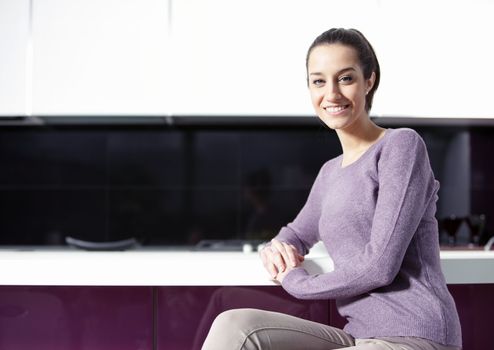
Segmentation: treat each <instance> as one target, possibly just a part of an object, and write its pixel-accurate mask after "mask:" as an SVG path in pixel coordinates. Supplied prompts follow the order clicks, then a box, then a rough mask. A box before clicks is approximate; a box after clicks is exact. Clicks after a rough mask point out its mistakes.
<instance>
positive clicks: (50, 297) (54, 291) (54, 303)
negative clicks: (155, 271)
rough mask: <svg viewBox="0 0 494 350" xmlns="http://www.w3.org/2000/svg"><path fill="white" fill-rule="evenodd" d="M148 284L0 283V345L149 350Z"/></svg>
mask: <svg viewBox="0 0 494 350" xmlns="http://www.w3.org/2000/svg"><path fill="white" fill-rule="evenodd" d="M152 309H153V290H152V288H150V287H0V349H15V350H33V349H36V350H67V349H70V350H100V349H101V350H131V349H132V350H151V349H152V348H153V347H152V345H153V344H152V340H153V312H152Z"/></svg>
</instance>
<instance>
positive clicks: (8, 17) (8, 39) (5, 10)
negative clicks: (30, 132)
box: [0, 0, 30, 116]
mask: <svg viewBox="0 0 494 350" xmlns="http://www.w3.org/2000/svg"><path fill="white" fill-rule="evenodd" d="M28 39H29V0H0V116H19V115H26V114H29V112H30V111H29V109H30V108H29V106H28V100H27V98H26V97H27V91H26V90H27V86H28V83H27V82H26V77H27V74H26V72H27V70H28V69H29V66H28V64H27V57H28V42H29V40H28Z"/></svg>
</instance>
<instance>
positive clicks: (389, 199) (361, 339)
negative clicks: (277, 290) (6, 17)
mask: <svg viewBox="0 0 494 350" xmlns="http://www.w3.org/2000/svg"><path fill="white" fill-rule="evenodd" d="M306 66H307V79H308V81H307V82H308V87H309V91H310V95H311V99H312V104H313V106H314V109H315V110H316V113H317V115H318V116H319V118H320V119H321V120H322V121H323V122H324V123H325V124H326V125H327V126H328V127H330V128H331V129H334V130H335V131H336V134H337V135H338V138H339V140H340V142H341V146H342V148H343V154H342V155H340V156H339V157H336V158H334V159H331V160H329V161H328V162H326V163H325V164H324V165H323V167H322V168H321V170H320V172H319V174H318V176H317V178H316V180H315V182H314V185H313V187H312V189H311V192H310V194H309V197H308V199H307V203H306V204H305V206H304V207H303V208H302V210H301V211H300V213H299V214H298V215H297V217H296V218H295V220H294V221H293V222H292V223H290V224H288V225H287V226H286V227H283V228H282V229H281V231H280V232H279V234H278V235H277V236H276V237H275V239H273V240H272V242H271V244H269V245H268V246H267V247H266V248H265V249H263V250H262V251H261V252H260V255H261V258H262V260H263V263H264V266H265V267H266V269H267V270H268V271H269V273H270V274H271V276H272V277H273V279H275V280H276V281H278V282H279V283H281V285H282V286H283V288H284V289H285V290H286V291H287V292H288V293H290V294H292V295H293V296H295V297H297V298H301V299H326V298H327V299H335V300H336V304H337V307H338V311H339V313H340V314H341V315H342V316H344V317H346V319H347V320H348V323H347V324H346V326H345V327H344V329H343V330H340V329H337V328H334V327H330V326H327V325H323V324H318V323H315V322H310V321H307V320H303V319H299V318H295V317H292V316H288V315H284V314H280V313H273V312H267V311H262V310H253V309H239V310H229V311H226V312H224V313H222V314H220V315H219V316H218V317H217V318H216V320H215V321H214V323H213V325H212V327H211V330H210V332H209V335H208V337H207V339H206V341H205V343H204V345H203V349H215V350H219V349H341V348H345V349H346V348H348V349H362V350H363V349H414V350H416V349H427V350H431V349H441V350H445V349H459V348H461V329H460V324H459V320H458V315H457V312H456V307H455V303H454V301H453V299H452V297H451V295H450V294H449V292H448V289H447V287H446V282H445V279H444V276H443V274H442V272H441V267H440V260H439V243H438V231H437V230H438V228H437V221H436V219H435V217H434V215H435V212H436V201H437V191H438V189H439V183H438V182H437V181H436V180H435V179H434V175H433V173H432V170H431V167H430V163H429V159H428V155H427V150H426V147H425V145H424V142H423V141H422V139H421V138H420V136H419V135H418V134H417V133H416V132H414V131H413V130H411V129H383V128H381V127H379V126H377V125H376V124H374V123H373V122H372V121H371V120H370V118H369V110H370V108H371V106H372V98H373V96H374V93H375V91H376V89H377V87H378V85H379V77H380V69H379V63H378V61H377V58H376V56H375V53H374V50H373V49H372V47H371V45H370V44H369V42H368V41H367V40H366V39H365V37H364V36H363V35H362V34H361V33H360V32H359V31H357V30H355V29H349V30H347V29H331V30H329V31H327V32H325V33H323V34H321V35H320V36H319V37H317V38H316V40H315V41H314V42H313V44H312V45H311V46H310V48H309V51H308V54H307V62H306ZM319 240H322V241H323V242H324V244H325V246H326V248H327V250H328V252H329V254H330V255H331V257H332V259H333V261H334V264H335V269H334V271H332V272H329V273H324V274H319V275H309V274H308V273H307V271H306V270H304V268H303V267H302V266H301V262H302V260H303V256H304V255H305V254H306V253H307V252H308V250H309V248H310V247H312V246H313V245H314V244H315V243H316V242H317V241H319Z"/></svg>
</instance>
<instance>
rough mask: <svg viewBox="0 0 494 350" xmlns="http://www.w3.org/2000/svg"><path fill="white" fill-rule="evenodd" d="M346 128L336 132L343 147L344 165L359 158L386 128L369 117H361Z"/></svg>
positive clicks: (382, 134)
mask: <svg viewBox="0 0 494 350" xmlns="http://www.w3.org/2000/svg"><path fill="white" fill-rule="evenodd" d="M361 120H362V121H361V122H359V121H360V120H358V121H356V122H355V123H353V124H352V125H350V126H349V127H347V128H345V129H338V130H336V133H337V135H338V138H339V140H340V143H341V147H342V149H343V164H342V165H343V166H344V165H348V164H351V163H352V162H354V161H355V160H357V159H358V158H359V157H360V156H361V155H362V154H363V153H365V151H367V149H369V147H370V146H372V145H373V144H374V143H375V142H377V141H378V140H379V139H380V138H381V137H382V136H384V132H385V130H386V129H384V128H381V127H380V126H377V125H376V124H374V122H372V121H371V120H370V119H369V118H368V117H367V118H361Z"/></svg>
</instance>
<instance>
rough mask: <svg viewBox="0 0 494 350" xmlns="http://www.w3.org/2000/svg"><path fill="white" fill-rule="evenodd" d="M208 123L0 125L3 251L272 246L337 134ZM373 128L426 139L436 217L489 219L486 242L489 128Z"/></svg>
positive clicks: (290, 125) (315, 126) (312, 125)
mask: <svg viewBox="0 0 494 350" xmlns="http://www.w3.org/2000/svg"><path fill="white" fill-rule="evenodd" d="M204 120H205V119H202V121H201V122H189V123H183V124H180V123H176V124H173V125H158V126H157V125H146V124H139V123H132V125H125V124H120V125H112V124H93V125H88V124H87V123H86V124H78V123H73V124H59V125H56V124H55V125H54V124H50V125H44V126H43V125H41V126H22V125H21V126H4V127H1V126H0V166H1V171H0V210H1V216H0V217H1V220H0V245H53V244H64V240H65V237H66V236H72V237H75V238H79V239H83V240H90V241H113V240H120V239H124V238H128V237H135V238H137V239H138V240H139V241H140V242H141V243H142V244H143V245H193V244H196V243H197V242H199V241H200V240H204V239H235V238H237V239H269V238H271V237H272V236H274V235H275V234H276V233H277V232H278V230H279V229H280V227H281V226H283V225H285V224H286V223H288V222H290V221H291V220H292V219H293V218H294V216H295V215H296V214H297V212H298V211H299V210H300V208H301V207H302V206H303V204H304V203H305V200H306V197H307V194H308V192H309V190H310V187H311V185H312V182H313V180H314V178H315V176H316V175H317V172H318V170H319V168H320V167H321V165H322V164H323V163H324V162H325V161H327V160H328V159H330V158H333V157H335V156H337V155H339V154H340V153H341V149H340V145H339V142H338V139H337V137H336V134H335V133H334V132H332V131H329V130H327V129H326V128H325V127H323V126H322V125H321V124H320V123H318V122H314V121H309V122H305V121H302V122H300V120H299V119H288V118H283V119H281V118H276V119H272V120H269V118H268V119H252V120H249V121H248V122H246V119H236V118H224V119H222V121H221V122H219V123H216V122H211V123H204ZM275 120H276V122H274V121H275ZM283 120H285V121H286V122H283ZM238 121H241V122H238ZM294 121H297V122H294ZM377 122H378V123H380V124H382V125H384V126H390V127H393V128H396V127H413V128H414V129H415V130H417V131H418V132H419V133H420V134H421V135H422V136H423V138H424V140H425V142H426V144H427V147H428V150H429V155H430V158H431V163H432V166H433V169H434V172H435V175H436V177H437V179H438V180H439V181H440V182H441V190H440V200H439V203H438V213H437V217H438V219H442V218H444V217H448V216H450V215H453V214H454V215H458V216H466V215H468V214H485V215H486V217H487V228H486V231H485V232H484V236H483V238H482V239H483V240H485V239H486V237H488V236H489V235H490V234H492V233H494V223H493V222H492V221H494V203H493V202H492V198H493V197H494V196H493V194H494V167H493V165H492V164H493V160H494V153H493V151H494V127H492V126H489V125H483V126H479V125H468V123H467V124H464V125H463V124H461V123H460V124H458V123H456V124H455V123H450V124H447V123H446V124H445V123H444V122H441V123H438V124H434V123H431V122H428V124H427V125H425V124H420V123H417V122H415V123H414V122H413V120H401V121H400V120H398V119H395V120H391V119H381V120H377ZM463 230H465V228H463ZM460 231H461V230H460ZM467 235H468V234H467V233H464V234H463V235H462V234H461V232H460V234H459V237H458V241H459V243H466V242H467V241H468V237H467ZM441 237H442V238H441V239H442V241H445V240H446V237H445V236H444V233H443V234H442V236H441Z"/></svg>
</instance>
